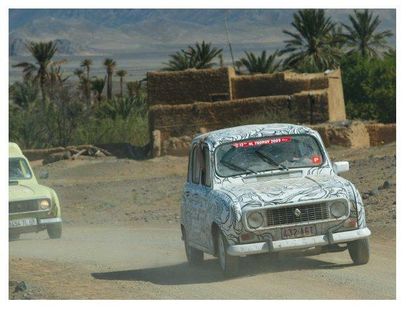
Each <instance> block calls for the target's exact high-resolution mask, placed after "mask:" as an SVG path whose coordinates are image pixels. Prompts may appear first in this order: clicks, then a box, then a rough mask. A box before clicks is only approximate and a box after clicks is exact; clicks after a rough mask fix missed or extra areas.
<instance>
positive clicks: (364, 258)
mask: <svg viewBox="0 0 410 309" xmlns="http://www.w3.org/2000/svg"><path fill="white" fill-rule="evenodd" d="M347 248H348V250H349V255H350V257H351V259H352V261H353V263H354V264H356V265H363V264H367V263H368V262H369V259H370V246H369V239H368V238H364V239H358V240H355V241H352V242H349V243H348V244H347Z"/></svg>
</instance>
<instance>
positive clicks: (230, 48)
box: [225, 10, 235, 68]
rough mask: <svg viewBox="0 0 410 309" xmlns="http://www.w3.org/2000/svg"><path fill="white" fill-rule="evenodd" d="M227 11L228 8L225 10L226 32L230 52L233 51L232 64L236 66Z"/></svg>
mask: <svg viewBox="0 0 410 309" xmlns="http://www.w3.org/2000/svg"><path fill="white" fill-rule="evenodd" d="M227 12H228V11H227V10H226V11H225V32H226V40H227V41H228V46H229V52H230V53H231V59H232V66H233V67H234V68H235V60H234V57H233V50H232V45H231V41H230V40H229V30H228V18H227Z"/></svg>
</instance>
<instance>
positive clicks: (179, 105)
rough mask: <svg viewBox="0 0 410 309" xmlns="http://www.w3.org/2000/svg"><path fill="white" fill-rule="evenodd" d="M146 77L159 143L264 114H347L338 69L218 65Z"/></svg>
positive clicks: (305, 119)
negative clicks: (261, 70) (255, 69)
mask: <svg viewBox="0 0 410 309" xmlns="http://www.w3.org/2000/svg"><path fill="white" fill-rule="evenodd" d="M147 79H148V103H149V106H150V109H149V125H150V130H151V132H154V131H155V132H156V133H155V134H152V138H151V144H152V145H156V146H155V147H157V148H161V147H163V145H164V144H167V141H172V140H170V139H172V138H176V139H178V138H179V137H182V136H184V137H192V136H194V135H195V134H197V133H199V132H201V131H204V130H205V131H209V130H215V129H220V128H225V127H229V126H234V125H240V124H244V123H250V122H254V123H256V122H257V120H258V117H259V118H261V117H260V116H263V115H269V117H271V119H269V122H290V123H299V124H318V123H322V122H328V121H341V120H345V119H346V113H345V105H344V98H343V87H342V79H341V73H340V70H337V71H333V72H330V73H329V74H324V73H315V74H297V73H292V72H281V73H275V74H256V75H246V76H237V75H235V72H234V70H233V68H219V69H207V70H187V71H179V72H150V73H148V74H147ZM216 98H218V99H217V100H216ZM213 101H214V102H213ZM265 119H266V117H265ZM178 143H179V141H178ZM178 143H177V142H175V143H174V142H173V143H171V144H172V145H171V144H170V145H171V146H172V147H174V146H175V145H176V144H178ZM184 143H185V144H186V141H184ZM174 144H175V145H174ZM171 146H170V147H171ZM153 147H154V146H153ZM155 147H154V148H155ZM172 147H171V148H172ZM175 147H176V146H175ZM175 147H174V148H175ZM168 148H169V147H168ZM176 148H178V147H176ZM153 153H154V152H153ZM155 153H157V152H155ZM159 153H161V151H159Z"/></svg>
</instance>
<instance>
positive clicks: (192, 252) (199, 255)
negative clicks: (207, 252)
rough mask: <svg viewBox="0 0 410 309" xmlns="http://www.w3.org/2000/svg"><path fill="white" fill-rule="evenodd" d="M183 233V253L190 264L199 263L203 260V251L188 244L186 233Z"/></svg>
mask: <svg viewBox="0 0 410 309" xmlns="http://www.w3.org/2000/svg"><path fill="white" fill-rule="evenodd" d="M183 233H184V245H185V254H186V258H187V260H188V264H190V265H199V264H201V263H202V262H203V261H204V252H203V251H201V250H198V249H196V248H194V247H192V246H190V245H189V243H188V239H187V234H186V233H185V231H184V232H183Z"/></svg>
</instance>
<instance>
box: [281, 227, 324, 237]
mask: <svg viewBox="0 0 410 309" xmlns="http://www.w3.org/2000/svg"><path fill="white" fill-rule="evenodd" d="M313 235H316V226H314V225H305V226H294V227H285V228H283V229H282V239H288V238H299V237H307V236H313Z"/></svg>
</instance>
